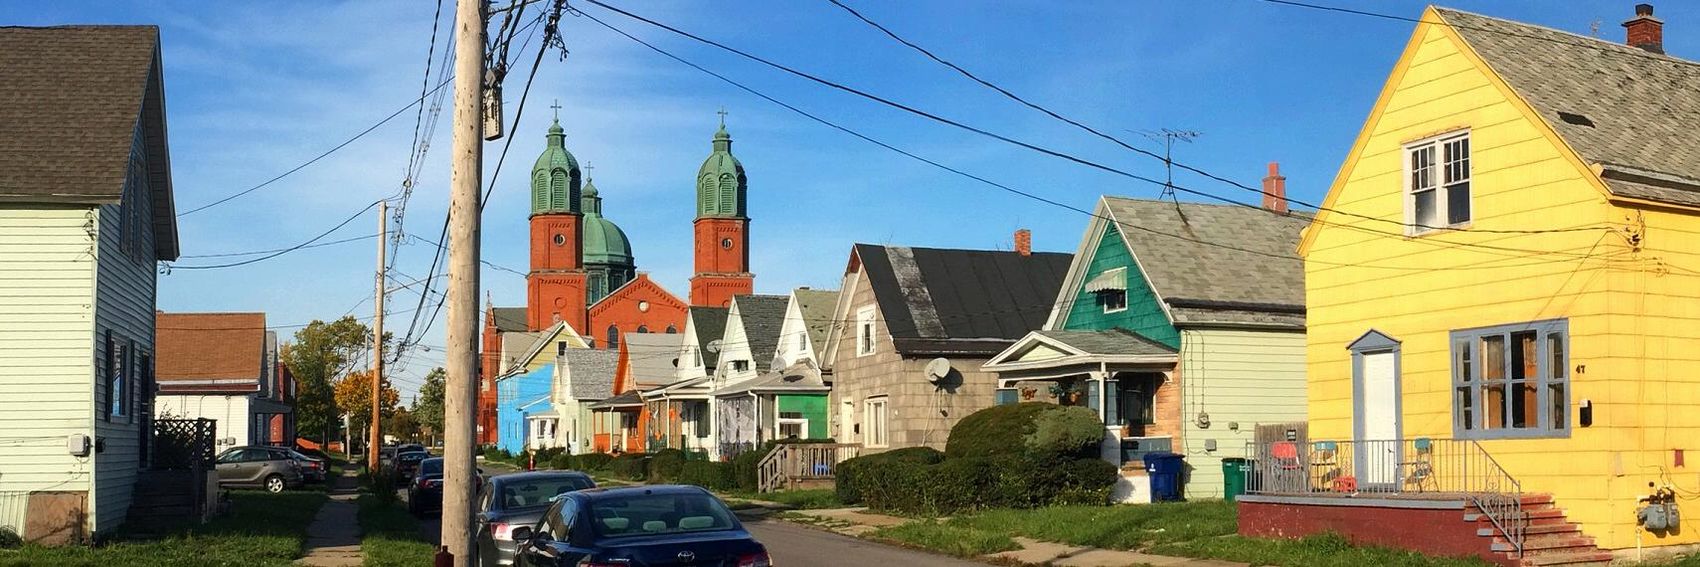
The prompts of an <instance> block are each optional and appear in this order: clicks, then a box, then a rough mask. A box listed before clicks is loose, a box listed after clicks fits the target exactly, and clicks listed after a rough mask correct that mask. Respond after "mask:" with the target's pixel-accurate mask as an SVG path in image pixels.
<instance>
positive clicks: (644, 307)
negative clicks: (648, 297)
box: [638, 301, 649, 333]
mask: <svg viewBox="0 0 1700 567" xmlns="http://www.w3.org/2000/svg"><path fill="white" fill-rule="evenodd" d="M638 311H639V312H642V313H648V312H649V302H648V301H639V302H638ZM638 332H640V333H642V332H646V331H638Z"/></svg>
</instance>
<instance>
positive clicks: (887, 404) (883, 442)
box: [862, 396, 891, 448]
mask: <svg viewBox="0 0 1700 567" xmlns="http://www.w3.org/2000/svg"><path fill="white" fill-rule="evenodd" d="M890 412H891V398H890V397H888V396H875V397H870V398H868V399H867V400H866V401H864V402H862V416H863V417H862V426H863V427H862V442H863V444H864V445H867V446H868V447H873V448H884V447H888V446H890V445H891V438H890V437H889V436H888V435H889V434H890V433H891V427H890V423H891V422H890V419H891V415H890Z"/></svg>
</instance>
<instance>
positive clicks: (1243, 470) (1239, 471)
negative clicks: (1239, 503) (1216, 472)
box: [1222, 457, 1251, 502]
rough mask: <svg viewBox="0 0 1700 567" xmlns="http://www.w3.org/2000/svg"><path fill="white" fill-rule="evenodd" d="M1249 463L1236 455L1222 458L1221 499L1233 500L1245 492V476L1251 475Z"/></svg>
mask: <svg viewBox="0 0 1700 567" xmlns="http://www.w3.org/2000/svg"><path fill="white" fill-rule="evenodd" d="M1249 463H1250V461H1247V460H1246V459H1241V458H1237V457H1229V458H1226V459H1222V499H1224V500H1227V501H1229V502H1233V501H1234V499H1235V498H1237V497H1239V495H1241V494H1245V484H1246V477H1247V476H1250V475H1251V465H1250V464H1249Z"/></svg>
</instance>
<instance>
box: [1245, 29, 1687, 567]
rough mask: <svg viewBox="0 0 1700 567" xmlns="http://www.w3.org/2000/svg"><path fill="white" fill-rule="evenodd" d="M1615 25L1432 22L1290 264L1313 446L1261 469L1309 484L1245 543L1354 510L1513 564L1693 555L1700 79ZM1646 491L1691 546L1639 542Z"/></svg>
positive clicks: (1657, 39)
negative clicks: (1451, 519)
mask: <svg viewBox="0 0 1700 567" xmlns="http://www.w3.org/2000/svg"><path fill="white" fill-rule="evenodd" d="M1623 26H1624V27H1625V28H1627V31H1628V34H1627V35H1628V37H1629V42H1628V44H1627V45H1626V44H1619V43H1614V42H1610V41H1605V40H1601V39H1596V38H1592V37H1586V36H1583V35H1578V34H1572V33H1568V32H1563V31H1558V30H1553V29H1548V28H1542V27H1537V26H1533V25H1528V24H1523V23H1517V22H1511V21H1506V20H1501V19H1496V18H1491V17H1486V16H1481V15H1477V14H1471V13H1466V12H1460V11H1456V10H1450V9H1445V8H1436V7H1431V8H1429V9H1428V10H1426V11H1425V12H1424V13H1423V16H1422V18H1421V22H1420V23H1419V24H1417V26H1416V30H1415V31H1414V32H1413V33H1412V34H1411V38H1410V40H1409V42H1408V43H1407V44H1406V47H1405V50H1404V53H1403V55H1402V56H1401V57H1400V59H1399V61H1398V63H1397V64H1396V65H1395V66H1394V68H1393V71H1392V74H1391V76H1390V77H1389V78H1388V79H1387V82H1386V85H1385V86H1384V87H1383V89H1382V91H1381V94H1380V97H1379V98H1378V99H1377V100H1376V103H1375V106H1374V108H1373V109H1372V110H1371V112H1370V115H1369V117H1368V119H1367V120H1365V122H1364V126H1363V128H1362V131H1361V132H1360V133H1359V135H1358V137H1357V140H1356V142H1355V143H1354V144H1353V146H1352V148H1351V149H1350V152H1349V153H1348V154H1347V155H1346V159H1345V162H1344V163H1343V164H1342V166H1341V167H1340V171H1339V173H1338V175H1337V177H1336V178H1335V180H1334V182H1333V184H1332V186H1331V188H1330V190H1329V193H1328V196H1327V198H1326V200H1325V201H1324V202H1323V205H1322V207H1321V210H1320V211H1319V213H1318V214H1317V215H1316V217H1315V218H1314V219H1313V222H1312V223H1311V225H1310V226H1309V227H1308V228H1307V229H1306V231H1305V234H1304V236H1303V238H1302V240H1301V242H1300V246H1299V254H1300V256H1301V257H1302V258H1303V259H1304V262H1305V288H1306V293H1305V297H1306V303H1307V308H1308V313H1307V318H1306V322H1307V326H1308V329H1307V331H1308V339H1307V342H1308V346H1307V351H1306V355H1307V356H1306V357H1307V361H1308V365H1309V371H1308V374H1309V378H1308V380H1309V393H1308V395H1309V400H1310V403H1309V406H1310V408H1309V416H1310V421H1309V430H1308V438H1307V439H1304V440H1301V441H1299V443H1297V445H1298V446H1297V449H1298V450H1297V451H1293V450H1292V449H1293V448H1294V444H1288V445H1287V447H1286V448H1287V449H1288V450H1287V451H1286V452H1285V454H1284V455H1274V454H1272V450H1271V449H1270V448H1267V447H1266V448H1262V449H1260V450H1261V451H1264V456H1266V457H1270V458H1271V459H1272V460H1270V461H1267V463H1274V466H1275V468H1280V467H1283V466H1287V467H1288V468H1287V469H1286V471H1287V472H1288V473H1290V475H1291V476H1294V477H1297V478H1301V479H1303V480H1300V481H1298V482H1296V483H1289V485H1290V486H1289V487H1288V488H1286V489H1281V488H1278V487H1266V490H1265V493H1266V494H1277V495H1279V494H1285V495H1286V496H1289V498H1287V499H1285V500H1282V499H1279V498H1269V499H1259V498H1251V499H1250V500H1252V501H1253V502H1251V503H1249V504H1244V505H1242V508H1241V514H1242V518H1241V522H1242V524H1241V531H1242V533H1251V534H1266V535H1289V536H1290V535H1295V534H1293V533H1291V532H1292V531H1295V530H1320V529H1333V528H1332V527H1330V526H1326V525H1323V524H1325V523H1326V522H1322V521H1320V520H1313V519H1314V518H1316V517H1318V516H1319V515H1317V514H1308V515H1307V514H1304V513H1299V514H1294V515H1292V516H1290V518H1296V519H1297V520H1295V521H1298V522H1299V523H1306V522H1308V524H1306V526H1305V527H1303V528H1291V529H1288V528H1278V527H1274V524H1276V523H1278V522H1279V520H1280V518H1282V517H1283V516H1281V515H1280V514H1282V513H1293V509H1292V508H1291V506H1294V505H1300V504H1304V505H1330V504H1331V505H1336V506H1339V505H1351V504H1343V503H1342V501H1348V500H1355V501H1356V502H1358V503H1359V504H1358V505H1359V506H1361V507H1367V508H1377V507H1379V508H1380V511H1370V512H1363V513H1362V514H1360V516H1358V517H1361V518H1373V517H1380V518H1383V519H1386V518H1390V517H1391V516H1393V513H1392V512H1389V510H1395V509H1403V510H1408V509H1410V508H1413V507H1415V508H1421V507H1423V506H1428V508H1423V509H1425V510H1430V511H1433V510H1445V509H1448V508H1447V507H1451V508H1450V509H1452V510H1453V512H1452V513H1453V514H1456V513H1457V510H1458V509H1459V508H1462V510H1463V512H1464V513H1465V515H1466V519H1467V520H1469V521H1470V522H1472V523H1471V524H1470V525H1471V527H1472V528H1475V529H1473V530H1472V531H1477V532H1478V533H1480V534H1481V535H1482V536H1483V542H1484V545H1483V546H1482V547H1481V548H1480V551H1481V552H1480V553H1474V554H1477V555H1481V556H1483V557H1487V558H1490V559H1493V560H1496V561H1499V562H1501V563H1504V564H1518V562H1519V561H1527V558H1528V557H1531V556H1535V555H1547V556H1553V555H1565V554H1568V555H1569V556H1571V557H1570V559H1574V560H1575V561H1577V562H1582V561H1586V560H1592V561H1598V560H1600V558H1601V557H1608V556H1606V555H1604V554H1603V553H1602V552H1609V551H1615V552H1616V554H1617V555H1618V556H1619V557H1622V556H1625V555H1633V554H1635V553H1637V552H1636V550H1637V549H1638V548H1640V547H1662V546H1682V545H1692V544H1696V543H1700V520H1697V519H1700V499H1697V497H1700V463H1696V462H1694V461H1693V457H1694V455H1688V456H1687V457H1688V458H1687V460H1685V454H1684V452H1685V450H1686V451H1689V452H1692V451H1694V450H1696V449H1697V448H1700V64H1696V63H1695V62H1692V61H1687V60H1683V59H1678V58H1675V57H1671V56H1668V55H1665V54H1664V53H1663V49H1662V46H1661V29H1660V28H1661V26H1662V24H1661V22H1660V21H1659V20H1657V19H1656V18H1654V17H1653V15H1652V7H1651V6H1646V5H1642V6H1638V7H1637V15H1636V16H1635V17H1634V18H1632V19H1630V20H1629V21H1627V22H1624V24H1623ZM1276 444H1277V445H1278V444H1279V443H1276ZM1260 462H1261V461H1260ZM1260 468H1261V469H1263V470H1262V472H1264V473H1265V477H1264V481H1265V484H1266V485H1267V484H1271V478H1272V477H1270V476H1268V475H1270V474H1273V475H1275V476H1276V477H1279V475H1280V474H1282V471H1280V470H1275V469H1272V468H1271V467H1270V465H1268V464H1260ZM1292 486H1299V487H1302V488H1301V489H1297V490H1295V489H1292ZM1667 489H1668V492H1666V490H1667ZM1307 491H1308V492H1309V494H1308V495H1307V498H1290V497H1291V496H1294V495H1295V494H1297V493H1302V492H1307ZM1440 492H1452V493H1454V494H1452V496H1451V499H1452V500H1454V502H1444V501H1445V500H1447V499H1448V498H1447V497H1446V496H1444V495H1436V493H1440ZM1379 493H1397V494H1398V495H1399V497H1400V498H1404V499H1407V500H1410V499H1412V495H1414V494H1422V495H1427V498H1415V500H1418V501H1425V502H1420V503H1419V504H1408V505H1407V507H1406V508H1396V507H1395V506H1391V505H1389V504H1388V502H1379V503H1377V502H1373V501H1372V500H1373V496H1374V495H1376V494H1379ZM1655 493H1657V494H1659V495H1661V498H1656V499H1655V501H1658V500H1670V501H1672V507H1674V508H1677V509H1678V510H1680V511H1681V512H1684V514H1682V515H1683V516H1684V517H1685V519H1684V520H1682V521H1681V525H1680V526H1665V527H1664V528H1663V529H1657V528H1659V527H1660V526H1659V524H1660V522H1659V521H1658V519H1657V518H1655V519H1653V520H1652V521H1649V522H1647V523H1645V524H1643V523H1641V522H1638V513H1640V512H1642V509H1643V508H1644V507H1646V506H1647V504H1646V503H1643V502H1639V501H1638V499H1642V498H1646V497H1649V496H1654V495H1655ZM1459 494H1463V495H1464V496H1462V497H1460V496H1458V495H1459ZM1547 495H1550V497H1551V500H1550V501H1548V500H1547V498H1546V496H1547ZM1662 495H1671V497H1668V498H1666V497H1663V496H1662ZM1346 496H1351V497H1350V498H1346ZM1329 497H1333V498H1329ZM1389 499H1391V497H1389ZM1272 503H1285V504H1287V505H1289V508H1288V509H1286V510H1285V511H1283V510H1279V509H1276V508H1274V507H1273V505H1274V504H1272ZM1305 503H1308V504H1305ZM1655 508H1656V509H1655V510H1653V512H1655V513H1657V512H1663V511H1665V510H1666V508H1664V507H1662V506H1660V507H1655ZM1248 510H1249V511H1250V516H1251V517H1250V518H1248V517H1247V513H1248ZM1311 511H1312V512H1314V511H1315V510H1311ZM1360 512H1362V511H1360ZM1401 513H1414V512H1401ZM1425 513H1426V512H1425ZM1378 514H1379V516H1378ZM1440 514H1441V516H1442V517H1443V516H1445V514H1444V513H1440ZM1348 516H1349V515H1348ZM1566 520H1568V522H1569V523H1567V522H1566ZM1570 523H1573V524H1574V526H1573V527H1575V528H1577V529H1575V530H1573V529H1571V527H1572V526H1571V524H1570ZM1248 524H1250V525H1248ZM1260 524H1261V525H1260ZM1412 525H1415V524H1411V523H1404V524H1403V525H1398V526H1397V529H1401V530H1407V531H1409V530H1411V529H1412V528H1411V526H1412ZM1289 526H1291V524H1289ZM1352 529H1354V528H1347V531H1351V530H1352ZM1355 529H1357V530H1358V532H1354V533H1351V534H1350V535H1352V536H1353V537H1355V538H1359V539H1367V540H1374V541H1379V542H1383V543H1390V544H1395V545H1407V546H1412V547H1417V548H1420V549H1426V550H1431V551H1441V552H1447V553H1451V554H1458V553H1460V551H1461V550H1462V552H1464V553H1471V552H1470V551H1469V550H1468V549H1466V547H1461V546H1463V544H1462V543H1461V542H1457V541H1454V542H1453V543H1452V544H1428V543H1420V542H1419V543H1413V542H1410V541H1404V540H1408V539H1411V538H1410V537H1408V536H1407V537H1405V538H1404V540H1402V539H1401V538H1400V537H1397V534H1380V533H1371V532H1372V531H1373V528H1367V527H1364V528H1355ZM1426 529H1427V528H1424V529H1423V530H1426ZM1434 529H1436V530H1439V529H1442V528H1434ZM1446 529H1451V528H1446ZM1423 530H1418V531H1419V532H1420V531H1423ZM1577 530H1579V533H1578V531H1577ZM1423 537H1426V538H1428V539H1431V540H1436V541H1441V540H1445V538H1446V537H1450V536H1448V535H1447V534H1424V536H1423ZM1447 541H1451V540H1447ZM1489 544H1491V547H1489ZM1425 545H1427V546H1428V547H1427V548H1425V547H1424V546H1425ZM1448 545H1450V546H1451V547H1448ZM1596 546H1597V548H1596ZM1608 558H1609V557H1608ZM1552 559H1554V560H1556V558H1552ZM1542 564H1548V563H1542Z"/></svg>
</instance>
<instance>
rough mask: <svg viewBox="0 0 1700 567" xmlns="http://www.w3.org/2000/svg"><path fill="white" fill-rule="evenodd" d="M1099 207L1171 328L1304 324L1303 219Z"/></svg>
mask: <svg viewBox="0 0 1700 567" xmlns="http://www.w3.org/2000/svg"><path fill="white" fill-rule="evenodd" d="M1103 206H1104V208H1105V209H1106V210H1107V211H1108V213H1109V215H1108V216H1109V217H1110V218H1111V219H1114V220H1115V222H1116V226H1115V228H1116V229H1117V230H1119V231H1121V234H1122V238H1123V239H1124V241H1125V242H1126V243H1127V247H1128V250H1131V251H1132V252H1133V254H1134V256H1135V257H1136V258H1138V260H1139V265H1140V268H1141V269H1142V270H1144V273H1145V275H1146V276H1147V278H1148V279H1149V281H1150V283H1151V287H1152V288H1153V289H1155V290H1156V292H1157V295H1158V296H1160V297H1162V298H1163V299H1164V301H1167V302H1169V303H1170V304H1171V307H1172V308H1171V310H1170V312H1171V314H1173V315H1174V317H1175V320H1176V321H1175V322H1177V323H1276V324H1283V325H1294V324H1296V325H1298V326H1301V327H1302V326H1303V325H1304V315H1303V309H1304V305H1305V286H1304V263H1303V262H1302V261H1301V260H1299V257H1298V253H1297V252H1296V251H1297V249H1298V242H1299V231H1300V230H1302V229H1304V227H1305V222H1306V220H1305V218H1304V217H1303V216H1299V215H1280V214H1275V213H1272V212H1270V211H1267V210H1264V209H1260V208H1256V207H1248V206H1241V205H1213V204H1203V203H1176V202H1174V201H1164V200H1150V199H1128V198H1123V197H1104V199H1103ZM1141 229H1144V230H1141ZM1171 235H1172V236H1171ZM1272 315H1279V317H1273V316H1272Z"/></svg>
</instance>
